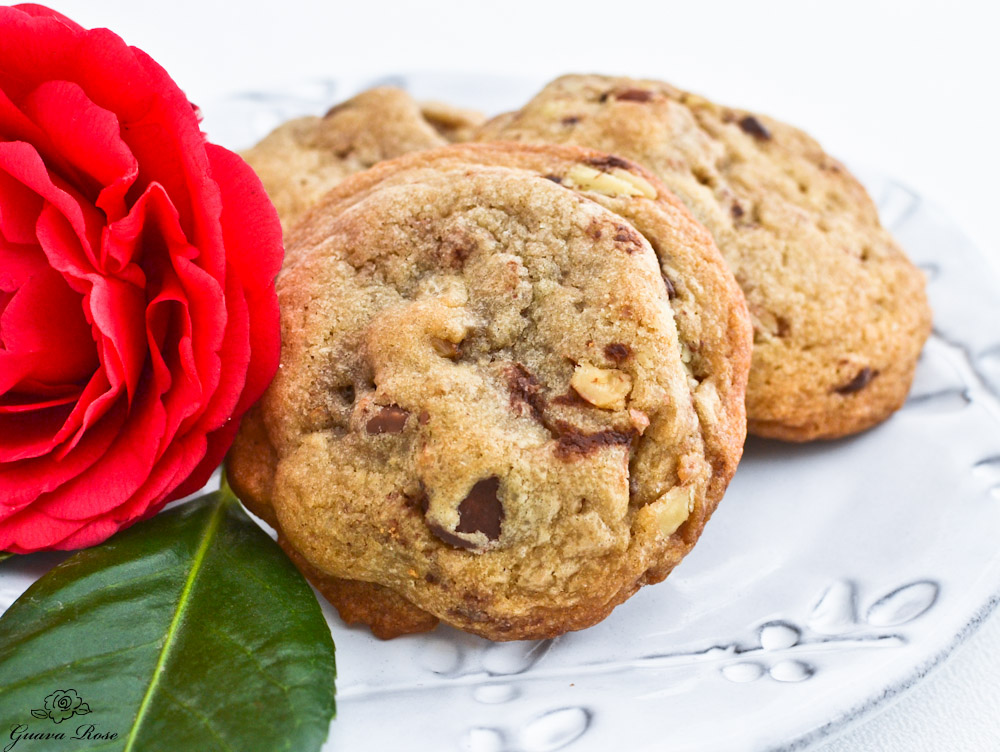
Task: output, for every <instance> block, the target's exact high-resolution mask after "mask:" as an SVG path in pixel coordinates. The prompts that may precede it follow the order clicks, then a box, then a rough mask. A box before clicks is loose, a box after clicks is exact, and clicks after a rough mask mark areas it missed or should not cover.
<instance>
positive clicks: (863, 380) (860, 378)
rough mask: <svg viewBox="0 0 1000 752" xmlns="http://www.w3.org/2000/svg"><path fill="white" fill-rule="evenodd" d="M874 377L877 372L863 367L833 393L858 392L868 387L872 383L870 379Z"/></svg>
mask: <svg viewBox="0 0 1000 752" xmlns="http://www.w3.org/2000/svg"><path fill="white" fill-rule="evenodd" d="M876 376H878V371H873V370H872V369H871V368H869V367H868V366H865V367H864V368H862V369H861V370H860V371H858V375H857V376H855V377H854V378H853V379H851V380H850V381H848V382H847V383H846V384H844V385H843V386H838V387H837V388H836V389H834V390H833V391H835V392H836V393H837V394H852V393H853V392H860V391H861V390H862V389H864V388H865V387H866V386H868V385H869V384H870V383H871V382H872V379H874V378H875V377H876Z"/></svg>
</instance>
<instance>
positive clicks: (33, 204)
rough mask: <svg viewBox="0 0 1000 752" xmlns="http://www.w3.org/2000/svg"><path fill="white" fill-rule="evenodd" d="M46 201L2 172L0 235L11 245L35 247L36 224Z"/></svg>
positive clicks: (0, 186)
mask: <svg viewBox="0 0 1000 752" xmlns="http://www.w3.org/2000/svg"><path fill="white" fill-rule="evenodd" d="M43 203H44V201H43V199H42V197H41V196H39V195H38V194H37V193H36V192H35V191H33V190H31V189H30V188H28V187H27V186H26V185H25V184H24V183H22V182H21V181H19V180H15V179H14V178H12V177H11V176H10V175H8V174H7V173H6V172H5V171H3V170H0V233H3V237H4V238H5V239H6V240H7V241H8V242H9V243H11V244H18V245H35V244H36V240H35V222H36V221H37V220H38V215H39V213H41V211H42V205H43Z"/></svg>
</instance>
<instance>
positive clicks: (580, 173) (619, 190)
mask: <svg viewBox="0 0 1000 752" xmlns="http://www.w3.org/2000/svg"><path fill="white" fill-rule="evenodd" d="M566 182H567V184H568V185H570V186H575V187H577V188H582V189H583V190H585V191H594V192H595V193H601V194H604V195H605V196H611V197H612V198H615V197H618V196H645V197H646V198H656V189H655V188H654V187H653V186H652V185H650V183H649V181H647V180H646V179H645V178H642V177H639V176H638V175H633V174H632V173H631V172H628V171H627V170H622V169H618V168H615V169H614V170H612V171H611V172H601V171H600V170H595V169H594V168H593V167H587V166H585V165H574V166H573V168H572V169H570V171H569V172H567V173H566Z"/></svg>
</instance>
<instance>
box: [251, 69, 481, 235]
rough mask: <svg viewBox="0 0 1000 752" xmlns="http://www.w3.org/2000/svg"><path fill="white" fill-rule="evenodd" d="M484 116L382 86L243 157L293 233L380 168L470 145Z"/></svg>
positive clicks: (300, 121) (280, 132)
mask: <svg viewBox="0 0 1000 752" xmlns="http://www.w3.org/2000/svg"><path fill="white" fill-rule="evenodd" d="M481 119H482V118H481V116H479V114H478V113H476V112H474V111H472V110H464V109H460V108H457V107H452V106H450V105H447V104H444V103H440V102H426V103H418V102H416V101H414V100H413V98H412V97H410V95H409V94H407V93H406V92H405V91H403V90H402V89H397V88H395V87H392V86H380V87H376V88H374V89H369V90H368V91H364V92H361V93H360V94H358V95H357V96H354V97H352V98H351V99H348V100H347V101H345V102H341V103H340V104H338V105H335V106H334V107H332V108H331V109H330V110H329V111H328V112H327V113H326V115H324V116H323V117H313V116H309V117H302V118H296V119H295V120H290V121H288V122H287V123H283V124H282V125H280V126H278V127H277V128H275V129H274V130H273V131H272V132H271V133H270V134H268V135H267V136H266V137H265V138H264V139H263V140H262V141H261V142H260V143H258V144H257V145H256V146H253V147H252V148H250V149H247V150H246V151H245V152H244V153H243V155H242V156H243V158H244V159H245V160H246V161H247V163H249V165H250V166H251V167H253V169H254V170H255V171H256V172H257V174H258V175H259V176H260V179H261V182H263V184H264V189H265V190H266V191H267V193H268V196H270V198H271V201H272V202H273V203H274V205H275V207H276V208H277V210H278V216H279V217H280V218H281V224H282V227H284V229H285V230H286V231H287V230H288V229H289V228H290V227H291V226H292V225H293V224H294V223H295V222H296V221H297V220H298V219H299V218H300V217H301V216H302V214H304V213H305V211H306V210H307V209H308V208H309V207H310V206H312V205H313V204H314V203H316V201H318V200H319V199H320V197H321V196H322V195H323V194H324V193H326V192H327V191H328V190H330V189H331V188H333V186H335V185H336V184H337V183H339V182H340V181H341V180H343V179H344V178H346V177H347V176H348V175H353V174H354V173H355V172H360V171H361V170H365V169H367V168H369V167H371V166H372V165H374V164H375V163H377V162H381V161H382V160H385V159H392V158H393V157H399V156H402V155H403V154H408V153H409V152H411V151H418V150H420V149H432V148H434V147H437V146H443V145H445V144H447V143H449V142H451V141H456V140H464V139H466V138H468V136H469V134H470V132H471V130H472V129H473V127H474V126H476V125H478V124H479V123H480V121H481Z"/></svg>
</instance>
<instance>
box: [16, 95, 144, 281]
mask: <svg viewBox="0 0 1000 752" xmlns="http://www.w3.org/2000/svg"><path fill="white" fill-rule="evenodd" d="M23 109H24V113H25V114H26V115H27V116H28V117H30V118H31V119H32V121H34V122H35V124H36V125H38V127H39V128H40V129H41V130H42V131H43V132H44V133H45V134H46V136H47V138H48V141H49V143H51V145H52V147H53V148H54V149H55V150H57V151H58V153H59V155H60V156H61V157H62V160H63V163H64V164H69V165H71V166H72V167H73V168H74V172H75V174H74V175H73V176H72V177H70V176H69V175H63V177H65V178H67V179H69V180H70V182H72V184H73V185H74V187H76V188H77V189H83V188H84V187H85V186H88V185H89V186H90V188H91V190H90V191H85V194H86V195H87V196H88V198H90V199H91V200H92V201H93V202H94V203H95V204H96V205H97V206H98V207H99V208H101V209H103V210H104V212H105V214H106V215H107V216H108V218H109V219H111V220H115V219H118V218H119V217H122V216H124V214H125V194H126V193H127V192H128V189H129V187H130V186H131V185H132V183H134V182H135V179H136V176H137V175H138V174H139V166H138V163H137V162H136V159H135V157H134V156H133V155H132V152H131V151H130V150H129V148H128V146H127V145H126V144H125V142H124V141H122V138H121V134H120V128H119V124H118V118H117V117H116V116H115V114H114V113H113V112H110V111H108V110H106V109H104V108H102V107H98V106H97V105H95V104H94V103H93V102H91V101H90V99H89V98H88V97H87V95H86V94H85V93H84V91H83V89H81V88H80V86H79V85H78V84H75V83H72V82H70V81H46V82H44V83H42V84H41V85H39V87H38V88H37V89H35V90H34V91H33V92H31V94H29V95H28V97H27V99H26V100H25V102H24V104H23ZM46 156H47V157H48V155H46ZM46 162H49V159H46ZM102 270H103V271H107V270H105V269H103V266H102Z"/></svg>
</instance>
